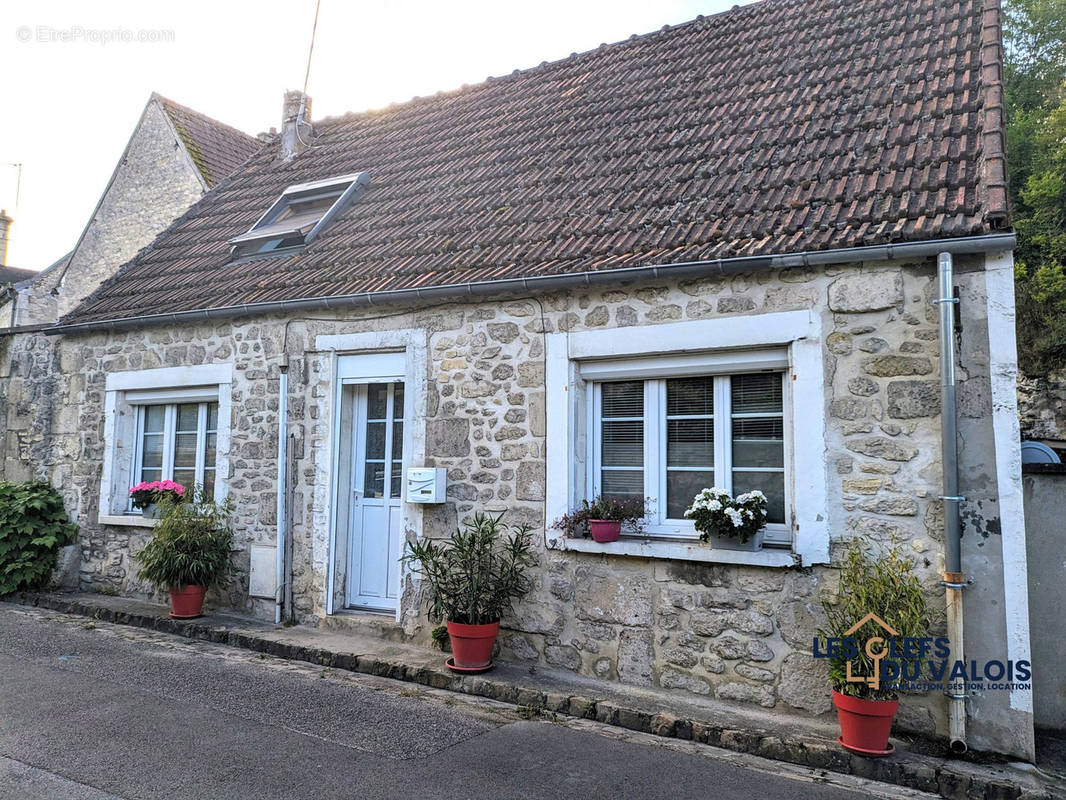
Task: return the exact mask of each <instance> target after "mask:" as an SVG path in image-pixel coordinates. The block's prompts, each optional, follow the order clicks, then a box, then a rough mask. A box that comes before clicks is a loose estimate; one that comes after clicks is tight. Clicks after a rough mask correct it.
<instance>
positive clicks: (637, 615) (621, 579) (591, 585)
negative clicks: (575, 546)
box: [574, 565, 652, 626]
mask: <svg viewBox="0 0 1066 800" xmlns="http://www.w3.org/2000/svg"><path fill="white" fill-rule="evenodd" d="M575 578H576V580H575V584H576V586H575V592H574V595H575V596H574V603H575V614H576V615H577V617H578V618H579V619H582V620H588V621H592V622H610V623H615V624H617V625H632V626H647V625H651V624H652V604H651V590H652V587H651V583H650V581H649V580H648V578H647V577H645V576H644V575H642V574H639V573H629V574H627V573H619V572H616V571H614V570H610V569H606V568H604V567H590V566H584V565H583V566H580V567H578V568H577V569H576V570H575Z"/></svg>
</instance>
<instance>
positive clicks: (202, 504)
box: [138, 493, 233, 619]
mask: <svg viewBox="0 0 1066 800" xmlns="http://www.w3.org/2000/svg"><path fill="white" fill-rule="evenodd" d="M230 510H231V509H230V503H229V501H228V500H227V501H226V502H225V503H222V504H219V503H215V502H214V501H213V500H212V499H210V498H208V497H206V496H204V495H203V494H202V493H200V494H199V495H198V496H197V497H195V498H194V499H193V500H192V501H191V502H175V501H174V500H173V499H172V498H170V497H164V498H163V500H162V502H161V503H160V504H159V511H160V513H159V521H158V522H157V523H156V525H155V527H154V528H153V529H152V536H151V538H150V539H149V540H148V544H147V545H145V547H144V549H143V550H142V551H141V552H140V554H139V555H138V559H139V561H140V563H141V567H140V571H139V574H140V577H141V578H142V579H144V580H147V581H149V582H150V583H152V584H153V585H154V586H155V587H156V588H157V589H166V590H167V591H168V592H169V593H170V609H171V610H170V616H172V617H174V618H175V619H191V618H193V617H199V616H200V615H201V614H202V613H203V604H204V594H206V592H207V589H208V588H210V587H211V586H213V585H214V584H216V583H218V582H219V581H220V580H221V579H222V577H223V576H224V575H225V574H226V569H227V567H228V566H229V553H230V544H231V542H232V539H233V531H232V530H230V527H229V516H230Z"/></svg>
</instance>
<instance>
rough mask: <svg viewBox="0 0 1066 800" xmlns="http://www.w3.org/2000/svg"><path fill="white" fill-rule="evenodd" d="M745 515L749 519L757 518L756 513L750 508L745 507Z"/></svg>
mask: <svg viewBox="0 0 1066 800" xmlns="http://www.w3.org/2000/svg"><path fill="white" fill-rule="evenodd" d="M744 516H745V517H747V518H748V519H755V515H754V514H752V513H751V511H750V510H748V509H744Z"/></svg>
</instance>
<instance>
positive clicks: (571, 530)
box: [552, 495, 647, 544]
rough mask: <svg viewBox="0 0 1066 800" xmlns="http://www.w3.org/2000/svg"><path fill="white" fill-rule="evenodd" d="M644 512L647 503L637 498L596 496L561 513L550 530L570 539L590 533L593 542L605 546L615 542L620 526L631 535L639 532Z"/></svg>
mask: <svg viewBox="0 0 1066 800" xmlns="http://www.w3.org/2000/svg"><path fill="white" fill-rule="evenodd" d="M646 513H647V504H646V502H645V501H644V500H642V499H641V498H639V497H626V498H623V499H617V498H613V497H606V496H604V495H598V496H597V497H595V498H594V499H593V500H592V502H591V503H590V502H589V501H588V500H582V501H581V506H580V507H579V508H577V509H575V510H574V511H571V512H570V513H569V514H564V515H563V516H562V517H560V518H559V519H557V520H556V521H555V522H553V523H552V527H553V528H556V529H557V530H561V531H563V532H564V533H565V534H566V535H567V536H571V537H573V536H577V534H579V533H580V534H581V536H583V537H586V536H589V535H590V534H591V535H592V538H593V539H594V540H596V541H597V542H600V543H601V544H605V543H607V542H616V541H618V537H619V536H620V535H621V533H622V526H623V525H624V526H626V527H628V528H630V530H631V531H632V532H633V533H640V531H641V527H642V526H641V523H642V522H643V520H644V516H645V514H646Z"/></svg>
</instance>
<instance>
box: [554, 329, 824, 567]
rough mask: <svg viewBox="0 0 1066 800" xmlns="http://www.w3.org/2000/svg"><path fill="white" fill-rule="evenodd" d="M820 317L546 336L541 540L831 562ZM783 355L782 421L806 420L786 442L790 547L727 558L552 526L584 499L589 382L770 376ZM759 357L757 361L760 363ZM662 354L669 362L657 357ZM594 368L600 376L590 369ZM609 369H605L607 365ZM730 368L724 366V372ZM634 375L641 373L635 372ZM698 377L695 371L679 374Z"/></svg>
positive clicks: (648, 554) (641, 552) (676, 544)
mask: <svg viewBox="0 0 1066 800" xmlns="http://www.w3.org/2000/svg"><path fill="white" fill-rule="evenodd" d="M823 346H824V345H823V340H822V320H821V317H820V316H819V315H818V314H817V313H815V312H814V311H811V310H801V311H782V312H774V313H769V314H757V315H749V316H733V317H728V318H721V319H708V320H687V321H683V322H674V323H664V324H659V325H637V326H631V327H625V328H613V329H606V330H599V331H575V332H560V333H552V334H547V336H546V344H545V347H546V368H547V374H546V408H547V415H546V416H547V425H546V442H545V447H546V451H547V452H546V457H547V461H548V463H549V465H550V468H549V469H548V473H547V486H546V503H545V505H546V509H545V511H546V514H545V516H546V525H547V526H548V527H546V529H545V541H546V544H547V546H548V547H549V548H552V549H558V550H575V551H589V552H597V553H608V554H613V555H627V556H640V557H645V558H667V559H680V560H688V561H702V562H712V563H714V562H717V563H736V564H754V565H759V566H777V567H786V566H794V565H797V564H800V565H804V566H807V565H810V564H826V563H829V531H830V517H829V504H828V492H829V474H828V466H827V463H826V452H827V446H826V441H827V439H826V415H827V409H828V402H829V398H828V391H829V390H828V389H827V388H826V386H825V379H824V374H825V373H824V366H823ZM767 352H773V353H776V354H777V355H775V356H773V357H774V358H780V353H781V352H784V353H785V354H786V355H787V366H786V367H785V371H786V381H787V384H788V394H787V399H786V400H785V403H786V407H785V413H786V415H790V416H791V417H792V418H794V419H796V420H800V419H802V420H803V429H802V435H795V436H788V437H786V455H785V457H786V463H791V470H790V473H786V475H788V474H790V475H791V478H790V479H787V483H788V484H789V485H788V489H787V491H788V496H789V497H790V501H789V503H790V512H789V516H790V519H791V521H792V536H791V547H790V548H789V549H783V548H763V549H762V550H759V551H757V552H747V551H734V550H724V549H716V548H712V547H709V546H708V545H706V544H702V543H699V542H690V541H682V540H678V539H673V540H670V539H662V538H658V537H630V538H628V539H627V538H626V537H623V539H622V540H620V541H618V542H613V543H609V544H600V543H590V542H588V541H587V540H584V539H568V538H566V537H564V536H563V535H562V534H561V532H560V531H558V530H556V529H554V528H551V527H550V525H551V522H552V521H553V520H555V519H558V518H559V517H560V516H562V515H563V514H565V513H566V512H567V511H568V510H570V509H572V508H574V507H575V505H576V504H577V503H578V502H579V501H580V500H581V499H582V498H583V497H585V496H586V492H587V491H588V483H587V470H588V469H590V468H591V467H592V464H591V463H590V462H589V460H588V437H589V435H590V431H589V425H588V408H587V404H588V403H589V402H591V397H590V395H591V394H592V392H591V391H590V386H591V383H594V382H595V381H602V380H608V379H613V380H622V379H624V378H625V377H634V378H636V377H640V378H645V379H647V378H654V377H662V376H664V375H670V374H689V375H695V374H706V373H707V370H708V368H710V367H715V366H722V367H723V369H722V370H721V371H723V372H730V371H738V369H737V360H738V358H740V359H747V360H748V365H749V367H750V368H752V369H755V368H759V369H762V368H769V367H770V366H771V365H770V364H767V363H766V362H765V361H762V362H760V363H756V362H759V361H760V359H765V357H766V356H765V353H767ZM760 353H762V354H763V355H760ZM664 356H668V358H664ZM596 362H599V365H600V367H602V370H599V371H598V370H596V369H591V366H592V365H593V364H595V363H596ZM611 364H613V365H614V367H613V369H612V370H610V371H608V367H609V365H611ZM726 364H729V366H730V368H729V369H725V365H726ZM638 370H639V371H638ZM686 370H698V371H686Z"/></svg>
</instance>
